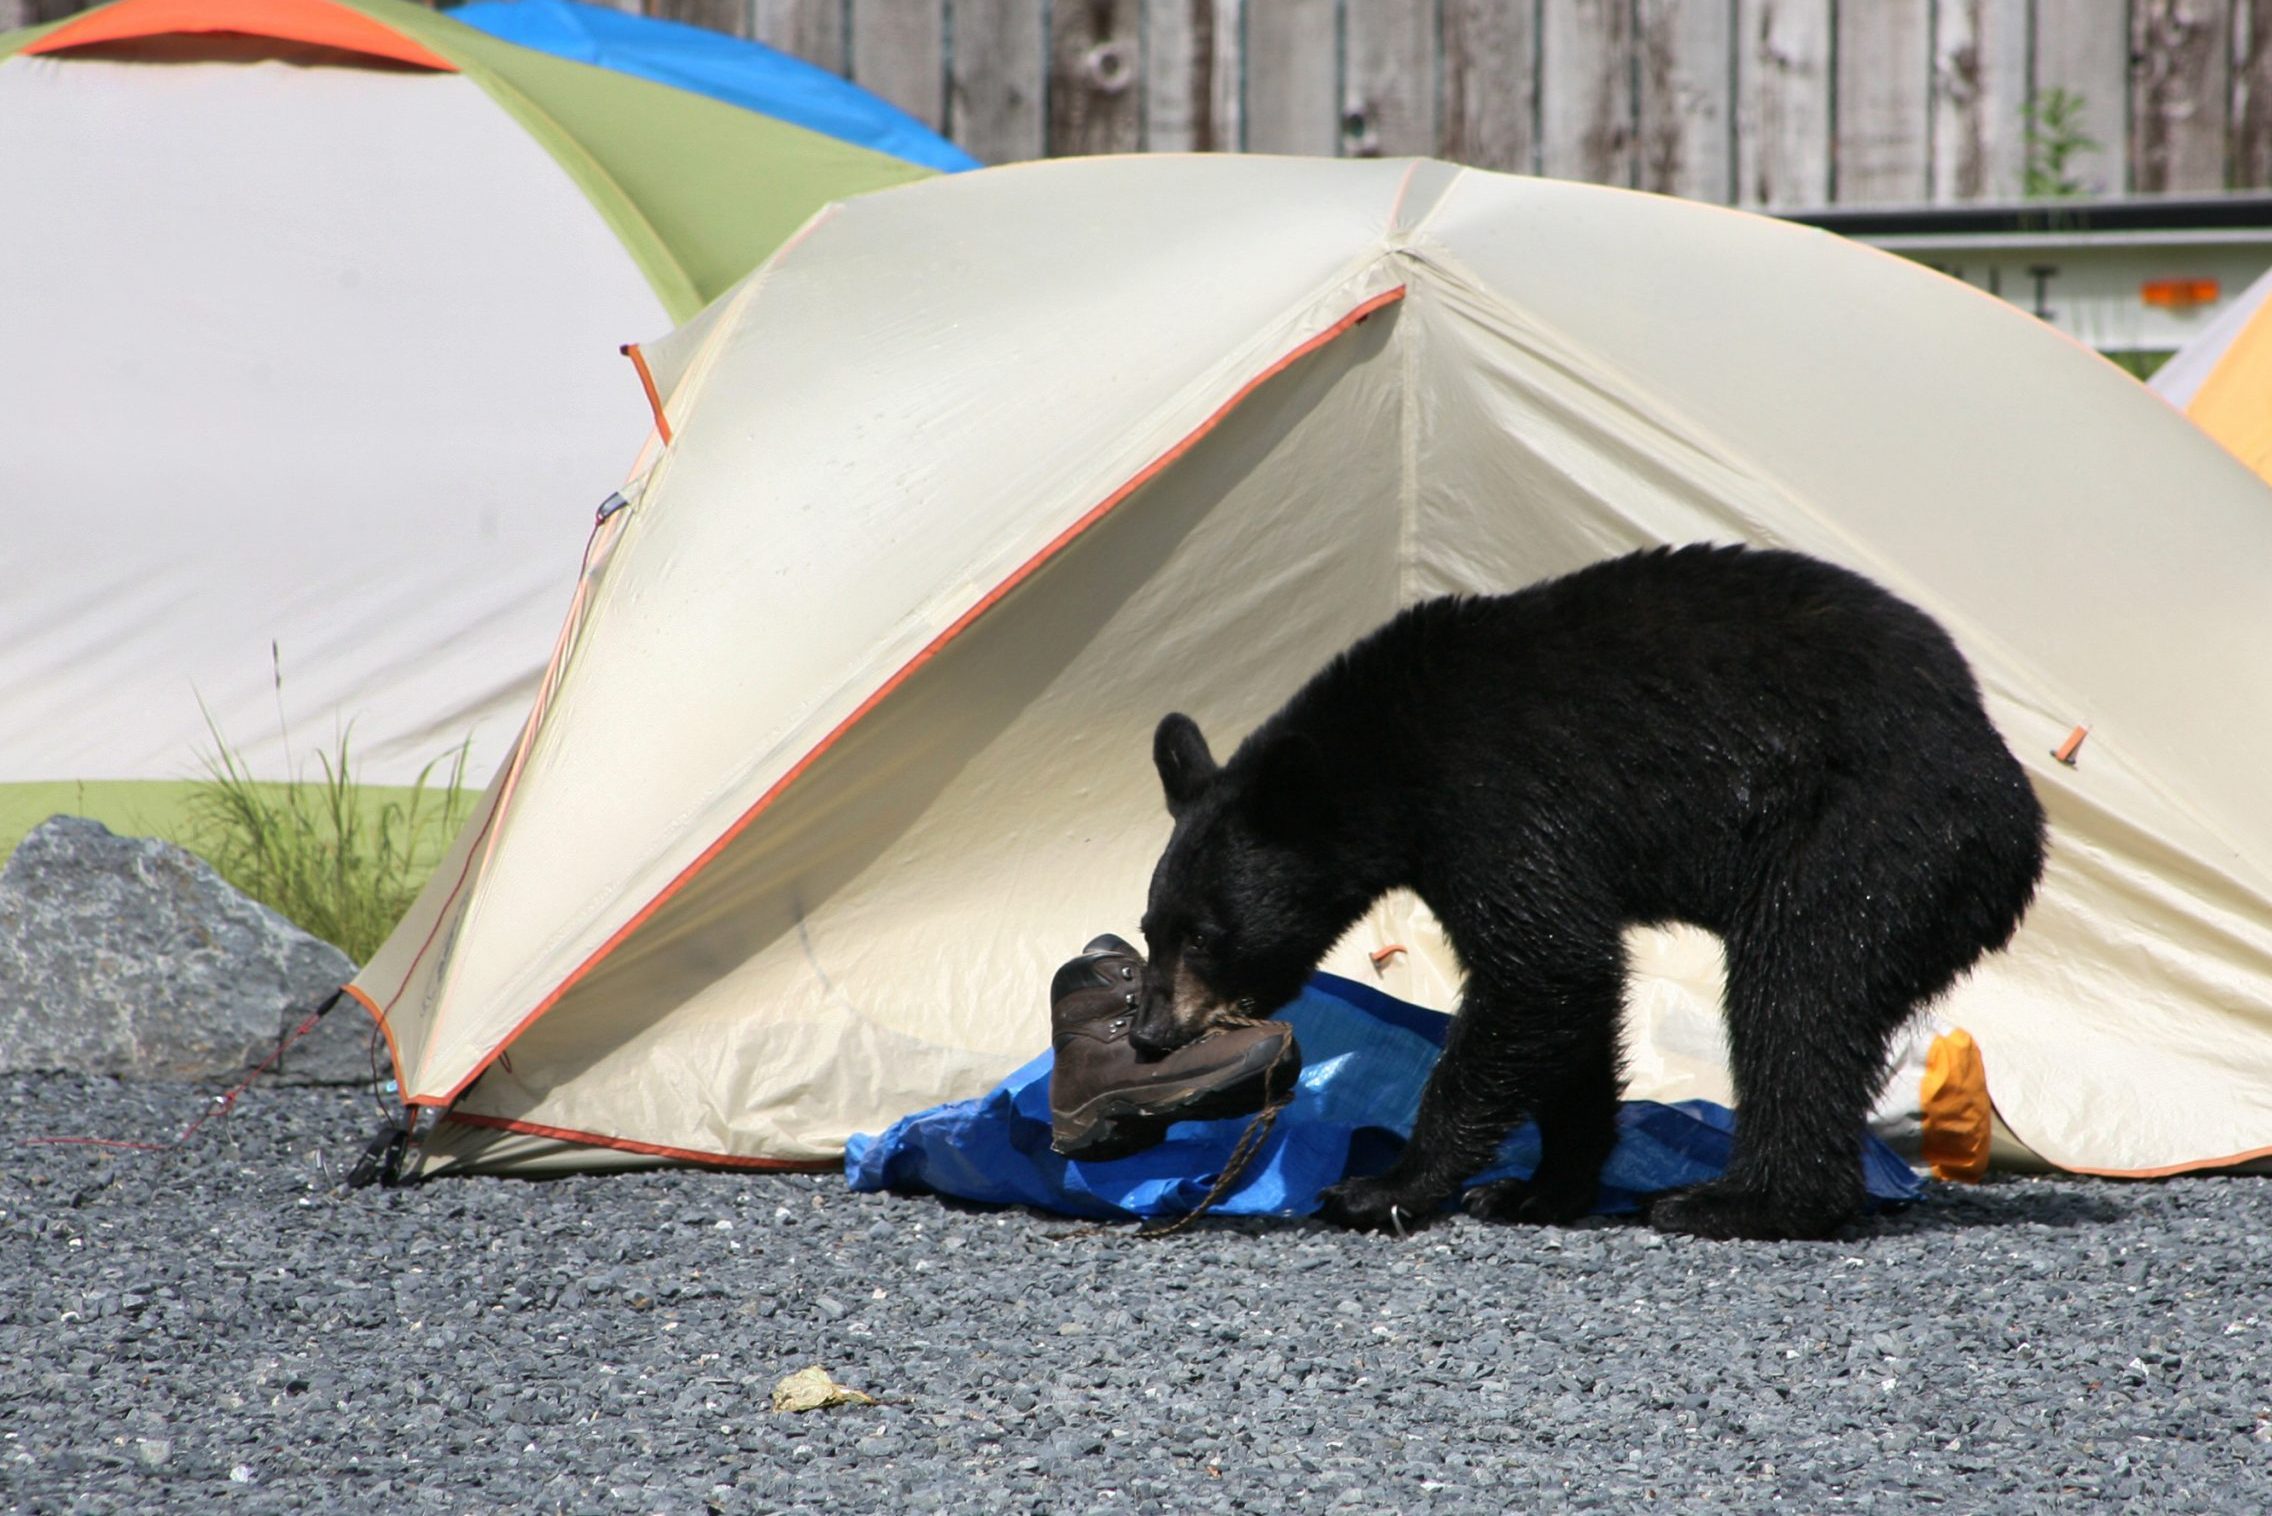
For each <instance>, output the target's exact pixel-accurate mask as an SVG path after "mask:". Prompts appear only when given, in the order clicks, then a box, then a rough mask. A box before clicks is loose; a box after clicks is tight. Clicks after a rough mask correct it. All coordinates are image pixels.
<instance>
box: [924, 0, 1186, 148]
mask: <svg viewBox="0 0 2272 1516" xmlns="http://www.w3.org/2000/svg"><path fill="white" fill-rule="evenodd" d="M1143 12H1144V7H1143V3H1142V0H1054V4H1053V5H1052V8H1051V10H1050V43H1049V151H1050V153H1051V155H1052V156H1065V155H1069V154H1076V153H1132V152H1135V151H1136V149H1137V147H1138V146H1139V145H1140V144H1141V143H1142V141H1143V135H1144V92H1143V90H1142V89H1140V88H1138V86H1137V75H1138V73H1139V72H1140V71H1141V70H1142V68H1143V66H1144V39H1143V34H1142V31H1141V27H1142V25H1143V19H1144V16H1143ZM957 50H958V51H959V50H960V49H959V43H958V49H957Z"/></svg>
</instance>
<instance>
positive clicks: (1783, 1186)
mask: <svg viewBox="0 0 2272 1516" xmlns="http://www.w3.org/2000/svg"><path fill="white" fill-rule="evenodd" d="M1782 904H1783V905H1784V907H1785V911H1784V913H1781V914H1778V915H1775V916H1771V917H1770V918H1769V921H1768V923H1767V925H1766V926H1765V927H1763V928H1761V929H1759V930H1754V931H1747V930H1744V929H1742V928H1740V927H1739V928H1738V929H1737V930H1736V931H1732V932H1730V933H1729V935H1728V939H1727V948H1728V988H1727V1012H1728V1054H1729V1063H1730V1064H1731V1065H1732V1068H1731V1072H1732V1073H1733V1075H1734V1078H1735V1095H1736V1137H1735V1152H1734V1154H1733V1156H1732V1157H1731V1158H1730V1160H1729V1163H1728V1168H1727V1172H1726V1173H1725V1174H1723V1175H1722V1176H1721V1177H1720V1178H1718V1179H1715V1180H1712V1181H1710V1182H1708V1183H1706V1184H1702V1185H1698V1186H1697V1187H1696V1188H1694V1189H1691V1190H1687V1191H1684V1192H1682V1193H1680V1194H1676V1195H1671V1196H1667V1197H1666V1198H1664V1199H1662V1200H1660V1201H1658V1202H1657V1203H1656V1204H1655V1205H1654V1206H1652V1207H1651V1208H1650V1211H1649V1221H1650V1224H1651V1225H1653V1226H1655V1227H1656V1228H1657V1229H1658V1230H1659V1231H1667V1232H1688V1233H1692V1234H1694V1235H1696V1236H1699V1237H1720V1238H1737V1237H1743V1238H1756V1239H1779V1238H1823V1237H1829V1236H1831V1235H1833V1234H1834V1233H1835V1232H1837V1230H1838V1229H1839V1228H1840V1227H1841V1226H1843V1225H1844V1224H1845V1223H1846V1222H1848V1221H1850V1220H1851V1219H1853V1217H1854V1216H1856V1215H1857V1214H1858V1213H1859V1212H1860V1211H1861V1208H1862V1199H1863V1192H1862V1143H1861V1138H1862V1128H1863V1124H1864V1123H1865V1122H1866V1121H1867V1120H1868V1118H1869V1111H1870V1105H1871V1102H1872V1101H1873V1100H1874V1099H1875V1098H1876V1096H1877V1092H1878V1089H1879V1086H1880V1085H1882V1084H1883V1083H1884V1079H1885V1060H1886V1052H1887V1048H1888V1045H1889V1043H1890V1041H1891V1039H1892V1036H1893V1033H1894V1032H1895V1031H1896V1030H1897V1029H1898V1028H1899V1027H1900V1026H1901V1025H1902V1024H1903V1023H1904V1022H1905V1021H1907V1020H1908V1018H1909V1016H1910V1014H1911V1011H1912V1010H1913V1008H1914V1006H1915V1004H1916V999H1917V997H1915V996H1912V995H1909V994H1904V993H1902V991H1901V990H1900V989H1898V988H1895V987H1892V986H1889V985H1888V984H1887V983H1886V982H1885V976H1883V975H1881V974H1876V973H1872V972H1870V968H1869V965H1870V960H1871V957H1872V954H1871V952H1870V948H1869V944H1868V943H1867V941H1866V934H1864V933H1861V932H1856V931H1850V930H1848V928H1849V927H1850V926H1851V923H1849V922H1847V921H1845V920H1844V919H1843V918H1842V917H1838V916H1835V915H1833V914H1830V913H1810V912H1808V911H1805V910H1803V909H1792V908H1791V907H1792V906H1793V902H1792V901H1790V900H1789V899H1787V898H1786V899H1785V900H1784V901H1783V902H1782ZM1802 924H1805V925H1811V926H1812V927H1814V929H1815V930H1813V931H1811V932H1809V931H1807V930H1805V929H1804V927H1803V926H1802Z"/></svg>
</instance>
